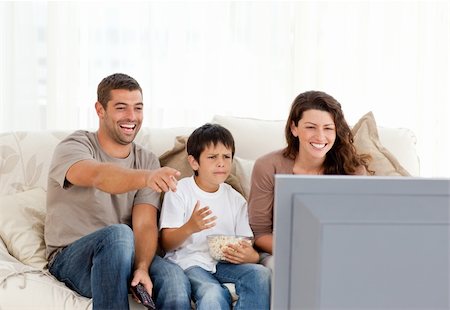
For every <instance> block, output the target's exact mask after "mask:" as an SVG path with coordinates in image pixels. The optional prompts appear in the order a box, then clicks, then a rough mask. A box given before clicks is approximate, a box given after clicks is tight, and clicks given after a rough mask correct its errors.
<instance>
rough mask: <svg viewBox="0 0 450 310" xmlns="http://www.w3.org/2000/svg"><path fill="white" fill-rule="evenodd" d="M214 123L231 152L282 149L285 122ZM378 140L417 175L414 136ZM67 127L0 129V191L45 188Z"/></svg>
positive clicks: (169, 133) (173, 131) (161, 147)
mask: <svg viewBox="0 0 450 310" xmlns="http://www.w3.org/2000/svg"><path fill="white" fill-rule="evenodd" d="M212 122H213V123H219V124H221V125H223V126H224V127H226V128H228V129H229V130H230V131H231V132H232V134H233V136H234V139H235V141H236V156H237V157H240V158H242V159H246V160H249V161H253V160H255V159H256V158H257V157H259V156H261V155H263V154H265V153H267V152H270V151H272V150H275V149H278V148H282V147H283V146H284V145H285V142H284V137H283V130H284V129H283V128H284V121H267V120H257V119H249V118H237V117H230V116H215V117H214V119H213V120H212ZM193 129H194V128H191V127H177V128H166V129H162V128H149V127H145V128H142V129H141V131H140V133H139V134H138V136H137V138H136V142H137V143H139V144H141V145H143V146H144V147H147V148H148V149H149V150H151V151H152V152H154V153H155V154H156V155H157V156H160V155H162V154H163V153H165V152H166V151H168V150H171V149H172V147H173V146H174V142H175V137H177V136H187V135H189V134H190V133H191V132H192V130H193ZM378 129H379V130H378V131H379V135H380V140H381V142H382V143H383V144H384V146H385V147H386V148H388V149H389V150H390V151H391V152H392V154H393V155H394V156H395V157H396V158H397V159H398V161H399V162H400V163H401V164H402V166H403V167H404V168H406V170H408V171H409V172H410V173H411V175H416V176H418V175H420V172H419V162H418V157H417V153H416V150H415V143H416V138H415V136H414V134H413V133H412V132H411V131H410V130H408V129H393V128H378ZM70 132H71V131H27V132H6V133H0V195H6V194H12V193H16V192H21V191H24V190H27V189H30V188H33V187H41V188H43V189H47V175H48V168H49V165H50V161H51V158H52V156H53V150H54V148H55V146H56V145H57V144H58V143H59V142H60V141H61V140H62V139H63V138H64V137H66V136H67V135H68V134H69V133H70Z"/></svg>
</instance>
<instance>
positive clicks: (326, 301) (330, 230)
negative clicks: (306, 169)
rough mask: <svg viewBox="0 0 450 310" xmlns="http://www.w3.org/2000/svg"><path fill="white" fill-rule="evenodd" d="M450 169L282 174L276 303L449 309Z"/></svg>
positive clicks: (277, 218) (279, 177) (281, 306)
mask: <svg viewBox="0 0 450 310" xmlns="http://www.w3.org/2000/svg"><path fill="white" fill-rule="evenodd" d="M449 193H450V179H433V178H413V177H372V176H300V175H276V176H275V197H274V270H273V279H272V309H308V310H309V309H427V310H429V309H449V308H450V287H449V278H450V268H449V265H450V257H449V256H450V243H449V240H450V229H449V221H450V215H449V214H450V197H449V196H450V194H449Z"/></svg>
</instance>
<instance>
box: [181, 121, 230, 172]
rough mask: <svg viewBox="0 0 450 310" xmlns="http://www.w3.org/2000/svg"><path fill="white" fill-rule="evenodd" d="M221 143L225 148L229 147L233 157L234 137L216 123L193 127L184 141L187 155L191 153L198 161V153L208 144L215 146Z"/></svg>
mask: <svg viewBox="0 0 450 310" xmlns="http://www.w3.org/2000/svg"><path fill="white" fill-rule="evenodd" d="M218 143H222V144H223V145H224V146H225V147H226V148H229V149H231V157H232V158H233V157H234V151H235V146H234V139H233V135H232V134H231V132H230V131H229V130H228V129H226V128H225V127H222V126H220V125H218V124H209V123H207V124H205V125H203V126H201V127H199V128H197V129H195V130H194V131H193V132H192V133H191V135H190V136H189V139H188V140H187V143H186V151H187V153H188V155H192V156H193V157H194V158H195V160H196V161H197V162H198V163H200V154H201V153H202V152H203V151H204V150H205V149H206V148H207V147H208V146H209V145H211V144H212V145H214V146H216V145H217V144H218Z"/></svg>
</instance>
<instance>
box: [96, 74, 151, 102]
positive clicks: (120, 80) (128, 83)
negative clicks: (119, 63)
mask: <svg viewBox="0 0 450 310" xmlns="http://www.w3.org/2000/svg"><path fill="white" fill-rule="evenodd" d="M113 89H127V90H129V91H133V90H139V91H140V92H141V94H142V89H141V86H140V85H139V83H138V82H137V81H136V80H135V79H133V78H132V77H131V76H129V75H126V74H123V73H114V74H111V75H110V76H107V77H105V78H104V79H103V80H102V81H101V82H100V84H98V88H97V101H98V102H100V103H101V104H102V106H103V108H105V109H106V105H107V104H108V101H109V100H110V99H111V90H113Z"/></svg>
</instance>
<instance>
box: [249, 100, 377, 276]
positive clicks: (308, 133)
mask: <svg viewBox="0 0 450 310" xmlns="http://www.w3.org/2000/svg"><path fill="white" fill-rule="evenodd" d="M285 136H286V141H287V147H286V148H284V149H281V150H277V151H274V152H271V153H269V154H266V155H264V156H262V157H260V158H258V159H257V160H256V162H255V166H254V168H253V173H252V184H251V190H250V196H249V220H250V226H251V228H252V230H253V233H254V235H255V245H256V246H257V247H258V248H259V249H260V250H261V251H263V252H265V253H263V255H262V257H261V258H262V260H261V262H262V264H264V265H265V266H267V267H269V268H271V269H273V268H272V267H273V265H272V264H273V263H272V256H271V254H272V250H273V248H272V239H273V236H272V231H273V198H274V175H275V174H313V175H314V174H315V175H320V174H341V175H365V174H372V172H371V171H370V170H369V169H368V162H369V160H370V156H369V155H358V154H357V153H356V149H355V147H354V146H353V135H352V132H351V130H350V127H349V126H348V124H347V122H346V121H345V119H344V114H343V112H342V109H341V105H340V103H339V102H337V101H336V99H334V98H333V97H331V96H330V95H328V94H326V93H324V92H320V91H308V92H305V93H302V94H300V95H298V96H297V98H295V100H294V102H293V103H292V106H291V111H290V113H289V118H288V120H287V122H286V127H285Z"/></svg>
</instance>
